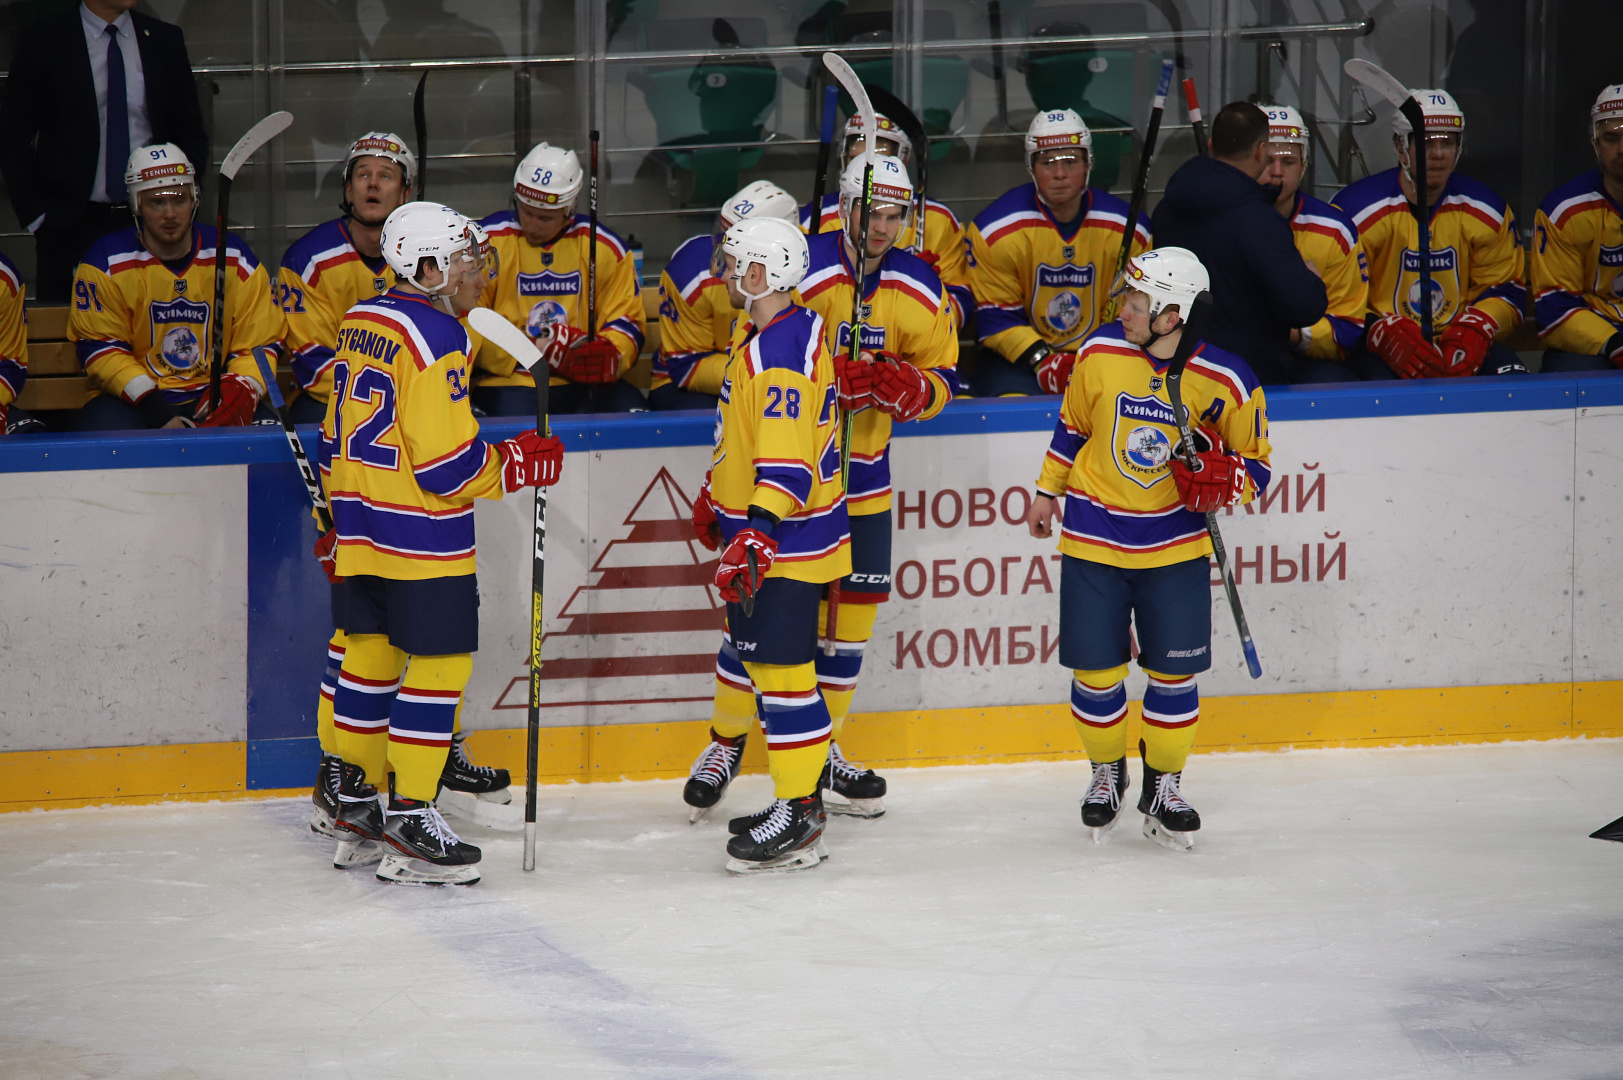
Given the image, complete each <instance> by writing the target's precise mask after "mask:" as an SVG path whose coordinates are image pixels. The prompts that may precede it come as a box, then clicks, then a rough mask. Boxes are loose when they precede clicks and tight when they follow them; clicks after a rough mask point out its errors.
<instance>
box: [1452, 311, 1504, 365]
mask: <svg viewBox="0 0 1623 1080" xmlns="http://www.w3.org/2000/svg"><path fill="white" fill-rule="evenodd" d="M1498 330H1499V324H1498V323H1496V322H1494V321H1493V320H1492V319H1491V318H1489V317H1488V316H1487V315H1484V314H1483V313H1482V312H1481V311H1478V310H1477V309H1476V308H1474V307H1473V308H1466V309H1465V310H1464V311H1463V312H1461V313H1460V316H1459V318H1457V319H1455V320H1454V321H1453V322H1451V323H1449V324H1448V329H1446V330H1444V331H1443V332H1442V334H1441V335H1440V336H1439V337H1438V339H1437V347H1438V350H1439V351H1440V352H1441V353H1442V354H1443V363H1445V364H1447V365H1448V373H1449V374H1450V375H1475V374H1476V373H1477V371H1478V370H1479V369H1481V367H1482V361H1483V360H1484V359H1485V358H1486V357H1487V355H1488V346H1490V345H1492V344H1493V336H1494V334H1495V333H1496V332H1497V331H1498Z"/></svg>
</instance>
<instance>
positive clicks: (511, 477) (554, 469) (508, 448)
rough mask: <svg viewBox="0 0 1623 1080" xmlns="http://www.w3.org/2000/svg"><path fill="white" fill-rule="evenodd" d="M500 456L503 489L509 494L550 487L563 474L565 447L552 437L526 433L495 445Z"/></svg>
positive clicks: (530, 432) (532, 432) (531, 432)
mask: <svg viewBox="0 0 1623 1080" xmlns="http://www.w3.org/2000/svg"><path fill="white" fill-rule="evenodd" d="M496 452H497V453H498V454H500V455H501V456H502V490H503V491H505V492H507V493H508V494H509V495H511V494H512V493H513V492H515V491H518V490H520V489H521V488H527V487H551V486H552V485H553V484H556V483H557V482H558V477H559V476H561V475H562V474H563V468H564V444H563V443H561V442H559V441H558V440H557V439H556V438H555V437H553V436H550V435H549V436H547V437H546V438H542V437H541V436H540V435H539V434H537V433H536V432H534V431H526V432H524V433H523V434H521V435H519V436H517V437H516V438H512V439H506V440H504V441H502V442H499V443H497V444H496Z"/></svg>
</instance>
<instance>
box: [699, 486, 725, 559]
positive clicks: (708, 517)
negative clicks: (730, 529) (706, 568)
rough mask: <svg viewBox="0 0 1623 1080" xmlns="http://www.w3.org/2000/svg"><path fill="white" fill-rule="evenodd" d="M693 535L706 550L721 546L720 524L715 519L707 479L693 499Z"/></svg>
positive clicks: (714, 508) (714, 505) (713, 505)
mask: <svg viewBox="0 0 1623 1080" xmlns="http://www.w3.org/2000/svg"><path fill="white" fill-rule="evenodd" d="M693 535H694V536H697V537H698V538H699V543H701V544H703V545H704V546H705V549H706V550H708V551H715V550H716V549H717V548H719V547H721V526H720V524H718V522H717V520H716V504H715V503H714V502H712V501H711V499H710V481H708V480H706V481H705V482H704V487H702V488H700V489H699V497H698V498H697V499H694V500H693Z"/></svg>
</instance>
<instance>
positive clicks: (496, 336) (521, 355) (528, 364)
mask: <svg viewBox="0 0 1623 1080" xmlns="http://www.w3.org/2000/svg"><path fill="white" fill-rule="evenodd" d="M468 325H469V326H471V327H473V328H474V329H475V330H477V331H479V336H480V337H482V338H484V339H485V340H486V341H488V342H490V343H491V344H492V345H494V346H496V347H497V348H498V349H500V350H502V352H504V353H506V354H507V355H508V356H511V357H512V358H513V359H514V360H516V361H518V364H519V366H520V367H522V368H523V369H524V370H525V371H533V370H534V369H535V365H536V364H538V363H540V362H541V350H540V349H538V348H536V347H535V342H533V341H531V340H530V336H529V335H528V334H526V333H525V332H524V331H522V330H520V329H519V328H518V327H516V326H514V325H513V324H512V323H510V322H508V321H507V319H506V318H504V317H503V316H502V315H501V314H500V313H499V312H496V311H492V310H491V309H490V308H487V307H476V308H474V309H473V310H472V311H470V312H468Z"/></svg>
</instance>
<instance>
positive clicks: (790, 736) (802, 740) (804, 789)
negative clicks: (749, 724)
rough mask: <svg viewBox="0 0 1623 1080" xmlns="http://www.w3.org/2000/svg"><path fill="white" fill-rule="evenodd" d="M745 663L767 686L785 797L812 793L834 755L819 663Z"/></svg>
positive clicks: (766, 720)
mask: <svg viewBox="0 0 1623 1080" xmlns="http://www.w3.org/2000/svg"><path fill="white" fill-rule="evenodd" d="M744 666H745V667H746V668H747V669H749V673H750V678H751V679H753V680H754V682H755V686H756V688H757V689H758V690H760V692H761V704H762V707H763V710H764V712H763V715H762V717H761V720H762V722H763V726H764V727H765V728H766V762H767V771H768V772H770V773H771V774H772V786H773V790H774V791H775V792H776V794H777V796H778V798H780V799H798V798H800V797H801V796H802V795H810V794H811V793H812V792H814V791H816V790H817V778H818V777H819V776H820V775H822V772H823V765H824V763H825V762H826V761H827V760H828V737H829V716H828V705H827V704H826V703H825V702H824V701H823V695H822V694H821V693H819V692H818V689H817V669H816V667H814V666H813V665H812V664H809V663H806V664H752V663H749V662H748V661H745V663H744ZM724 734H725V733H724Z"/></svg>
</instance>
